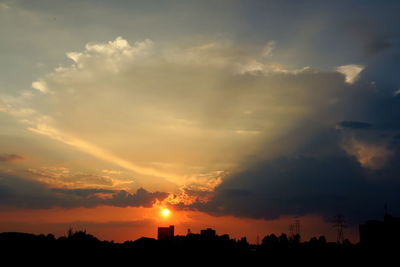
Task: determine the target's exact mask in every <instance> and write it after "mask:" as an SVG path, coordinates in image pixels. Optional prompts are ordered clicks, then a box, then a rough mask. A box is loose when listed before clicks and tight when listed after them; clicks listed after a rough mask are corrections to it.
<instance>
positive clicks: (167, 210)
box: [161, 208, 171, 217]
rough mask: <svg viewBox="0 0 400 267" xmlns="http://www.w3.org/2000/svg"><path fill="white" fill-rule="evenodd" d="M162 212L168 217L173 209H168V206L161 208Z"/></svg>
mask: <svg viewBox="0 0 400 267" xmlns="http://www.w3.org/2000/svg"><path fill="white" fill-rule="evenodd" d="M161 214H162V216H163V217H168V216H169V215H170V214H171V211H170V210H169V209H167V208H163V209H162V210H161Z"/></svg>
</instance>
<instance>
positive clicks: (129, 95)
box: [0, 0, 400, 242]
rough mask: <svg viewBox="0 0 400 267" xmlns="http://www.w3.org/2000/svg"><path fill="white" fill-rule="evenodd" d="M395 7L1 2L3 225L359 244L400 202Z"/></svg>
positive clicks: (125, 235)
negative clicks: (341, 219) (339, 225)
mask: <svg viewBox="0 0 400 267" xmlns="http://www.w3.org/2000/svg"><path fill="white" fill-rule="evenodd" d="M399 8H400V3H399V2H398V1H390V0H387V1H367V0H364V1H356V0H350V1H349V0H347V1H312V0H304V1H268V0H266V1H253V0H250V1H239V0H231V1H190V0H189V1H187V0H186V1H123V0H116V1H103V0H97V1H94V0H84V1H82V0H80V1H75V0H70V1H61V0H56V1H54V0H52V1H51V0H37V1H28V0H0V36H1V37H2V38H1V42H0V51H1V52H0V231H1V232H3V231H21V232H32V233H49V232H52V233H54V234H56V235H58V236H60V235H64V234H66V232H67V230H68V228H69V227H75V228H77V229H87V231H88V232H89V233H93V234H95V235H96V236H98V237H99V238H102V239H106V240H116V241H118V242H121V241H125V240H134V239H136V238H139V237H141V236H149V237H156V230H157V227H158V226H168V225H170V224H174V225H175V228H176V231H177V233H178V234H185V233H186V232H187V229H191V231H192V232H199V230H200V229H203V228H206V227H212V228H215V229H216V230H217V233H221V234H224V233H228V234H231V236H232V237H235V238H240V237H242V236H247V237H248V239H249V240H250V241H251V242H256V238H257V236H259V237H261V238H262V237H263V236H264V235H266V234H270V233H275V234H280V233H283V232H286V233H287V232H288V231H289V226H290V224H293V223H294V221H295V220H299V221H300V223H301V234H302V236H303V237H304V238H305V239H307V238H309V237H311V236H319V235H325V236H327V237H328V240H335V238H336V232H335V229H334V228H333V227H332V225H333V224H334V217H335V215H337V214H343V215H344V216H345V218H346V224H347V228H346V229H345V237H348V238H350V239H351V240H353V241H355V242H356V241H358V224H360V223H362V222H364V221H365V220H369V219H381V218H382V216H383V214H384V206H385V205H387V207H388V210H389V212H390V213H392V214H393V215H400V194H398V191H399V189H400V180H399V177H400V167H398V166H399V164H398V163H399V160H400V122H399V116H400V75H399V71H400V63H399V62H400V30H399V27H398V23H399V19H398V14H397V13H398V12H397V10H399ZM164 208H168V209H169V210H170V211H171V213H170V215H169V216H163V215H162V213H161V211H162V210H163V209H164Z"/></svg>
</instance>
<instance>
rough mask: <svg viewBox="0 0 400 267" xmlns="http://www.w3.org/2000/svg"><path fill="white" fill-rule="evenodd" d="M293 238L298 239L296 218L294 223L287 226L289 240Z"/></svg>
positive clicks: (297, 221)
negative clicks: (296, 237)
mask: <svg viewBox="0 0 400 267" xmlns="http://www.w3.org/2000/svg"><path fill="white" fill-rule="evenodd" d="M295 236H299V237H300V220H299V219H296V217H295V220H294V223H292V224H289V238H290V239H291V240H293V239H294V237H295ZM299 241H300V240H299Z"/></svg>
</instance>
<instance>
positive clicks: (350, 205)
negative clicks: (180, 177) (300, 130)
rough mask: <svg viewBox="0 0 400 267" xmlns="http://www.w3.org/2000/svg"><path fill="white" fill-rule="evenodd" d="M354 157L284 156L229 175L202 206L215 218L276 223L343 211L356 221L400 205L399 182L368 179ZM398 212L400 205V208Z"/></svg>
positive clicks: (331, 214) (202, 208)
mask: <svg viewBox="0 0 400 267" xmlns="http://www.w3.org/2000/svg"><path fill="white" fill-rule="evenodd" d="M364 172H365V171H364V170H363V169H362V167H361V166H360V165H359V164H358V163H357V161H356V160H355V159H354V158H351V157H348V156H346V155H342V156H338V157H325V158H310V157H292V158H287V157H283V158H278V159H273V160H270V161H267V162H262V163H260V164H256V165H254V166H252V167H249V168H248V170H245V171H243V172H240V173H237V174H234V175H232V176H231V177H229V178H228V179H227V180H226V181H225V182H224V183H223V184H221V186H220V187H219V188H218V189H217V190H216V196H215V197H214V199H213V200H212V201H211V202H208V203H205V204H199V203H197V204H196V205H195V207H196V208H199V209H201V210H205V211H208V212H210V213H213V214H217V215H218V214H220V215H222V214H224V215H226V214H230V215H236V216H239V217H252V218H264V219H274V218H278V217H279V216H282V215H305V214H320V215H323V216H324V217H325V218H326V219H331V218H332V217H333V216H334V215H335V214H336V213H343V214H345V215H346V217H348V218H350V219H351V220H352V221H353V222H357V221H358V220H360V219H365V218H370V217H371V216H374V215H377V214H378V215H379V213H381V212H382V211H383V206H384V204H385V203H389V205H390V206H391V205H397V203H399V201H400V196H399V194H398V192H399V190H400V183H399V181H390V182H384V183H382V181H379V180H368V179H365V178H366V177H365V173H364ZM394 208H396V209H397V210H398V208H399V207H398V206H396V207H394Z"/></svg>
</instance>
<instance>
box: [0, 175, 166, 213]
mask: <svg viewBox="0 0 400 267" xmlns="http://www.w3.org/2000/svg"><path fill="white" fill-rule="evenodd" d="M167 195H168V194H167V193H164V192H149V191H147V190H145V189H143V188H139V189H137V191H136V192H135V193H133V194H131V193H129V192H127V191H124V190H120V191H116V190H108V189H101V188H83V189H80V188H74V189H67V188H50V187H48V186H46V185H45V184H43V183H41V182H38V181H35V180H28V179H25V178H22V177H19V176H15V175H10V174H7V173H0V206H3V207H17V208H25V209H49V208H54V207H62V208H73V207H96V206H101V205H109V206H115V207H151V206H152V205H153V204H154V203H155V202H156V201H162V200H163V199H165V198H166V197H167Z"/></svg>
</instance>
